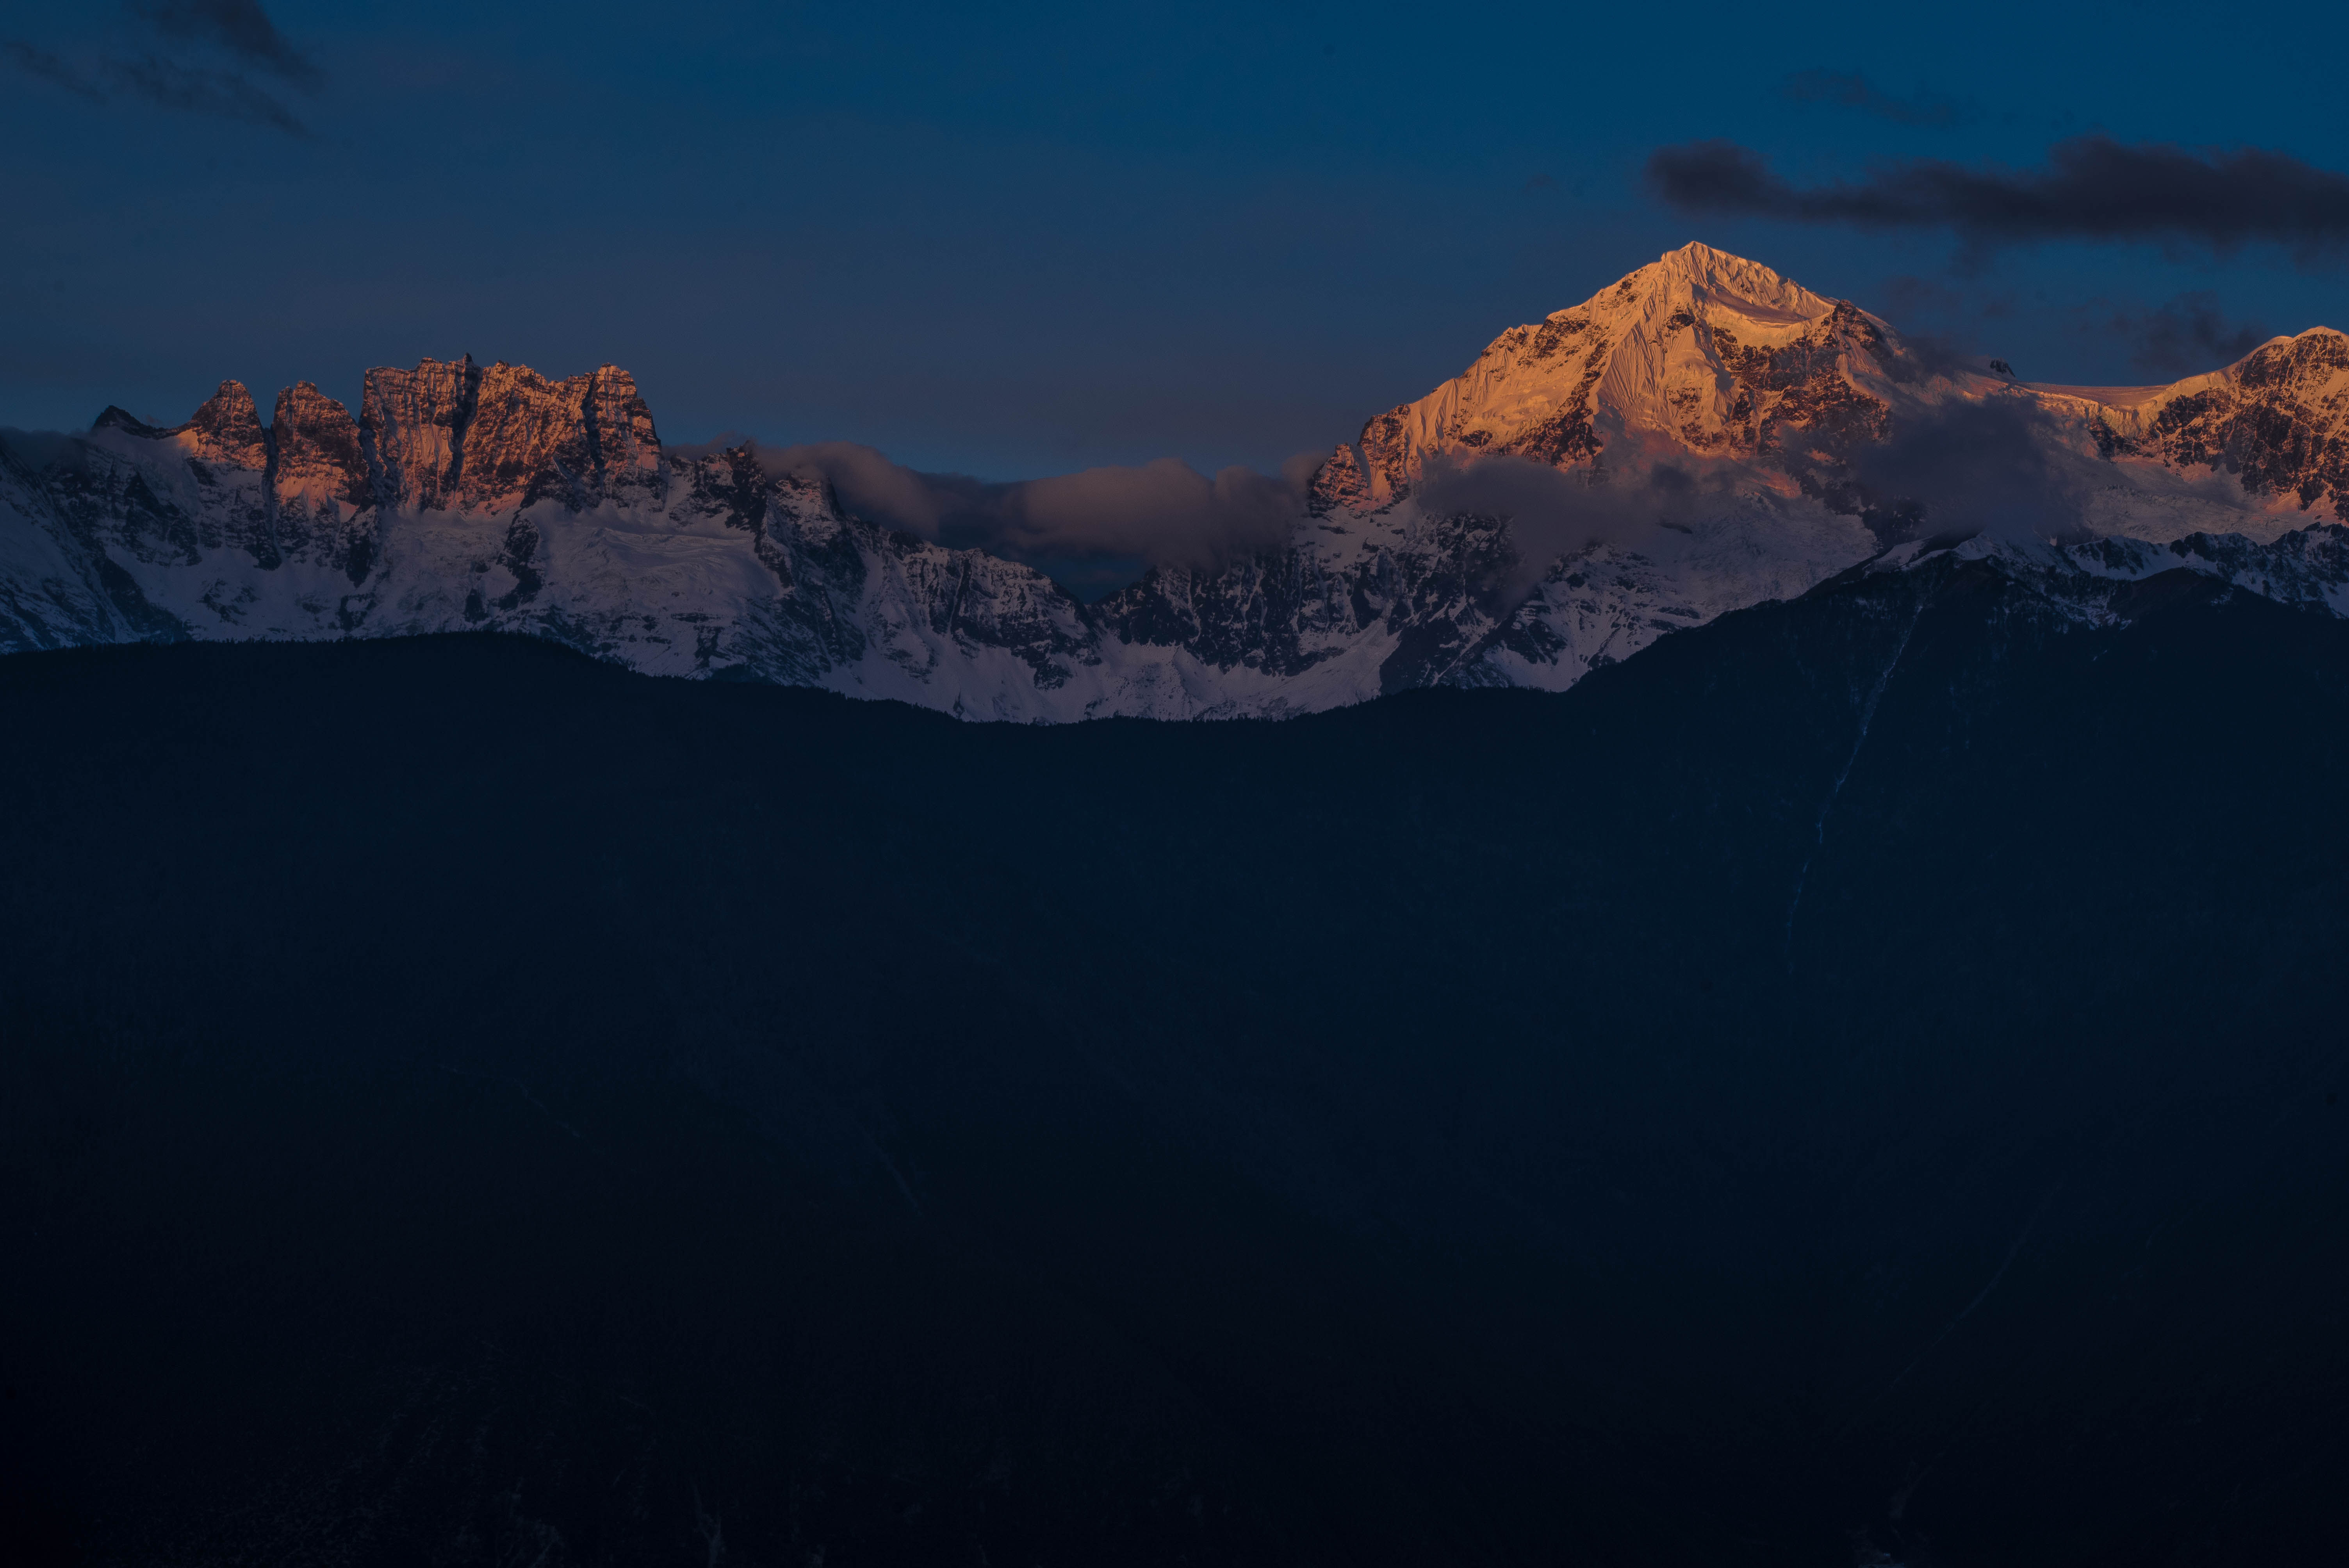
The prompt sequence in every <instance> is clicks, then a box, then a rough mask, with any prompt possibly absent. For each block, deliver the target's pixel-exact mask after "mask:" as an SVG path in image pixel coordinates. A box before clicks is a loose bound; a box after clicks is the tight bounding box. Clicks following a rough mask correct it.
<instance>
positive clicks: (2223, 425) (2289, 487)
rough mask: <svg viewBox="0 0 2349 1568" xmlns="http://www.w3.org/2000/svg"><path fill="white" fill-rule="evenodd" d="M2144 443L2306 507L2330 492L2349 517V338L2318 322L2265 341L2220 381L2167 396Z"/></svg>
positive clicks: (2183, 463)
mask: <svg viewBox="0 0 2349 1568" xmlns="http://www.w3.org/2000/svg"><path fill="white" fill-rule="evenodd" d="M2138 444H2139V445H2140V446H2149V447H2150V448H2151V449H2152V450H2153V451H2155V452H2157V453H2158V454H2159V456H2160V457H2161V459H2162V460H2163V461H2165V462H2168V463H2173V464H2176V465H2177V466H2178V467H2179V468H2192V467H2196V466H2199V467H2202V468H2205V469H2224V470H2225V471H2226V472H2228V473H2230V474H2233V475H2235V476H2237V477H2238V478H2239V479H2240V480H2241V481H2242V485H2243V488H2244V489H2245V490H2248V491H2250V492H2251V494H2253V495H2274V496H2292V497H2295V498H2297V499H2298V500H2299V502H2300V504H2301V506H2302V509H2306V508H2308V507H2310V506H2313V505H2314V504H2315V503H2316V502H2317V501H2319V500H2323V498H2325V497H2327V496H2330V497H2331V498H2332V500H2333V510H2334V511H2335V512H2336V514H2339V515H2343V516H2349V336H2344V335H2343V334H2341V333H2338V332H2334V331H2333V330H2332V329H2331V328H2329V327H2316V328H2313V329H2311V330H2310V331H2307V332H2303V333H2302V334H2301V335H2299V336H2297V337H2288V338H2279V339H2276V340H2274V341H2271V342H2270V343H2267V344H2264V345H2262V346H2261V347H2259V348H2257V349H2254V350H2253V351H2252V352H2251V355H2250V356H2248V357H2247V358H2244V359H2242V360H2240V361H2239V362H2238V363H2237V364H2235V365H2233V366H2230V367H2229V368H2228V369H2227V370H2225V371H2222V372H2220V374H2219V375H2218V376H2216V377H2212V378H2211V385H2209V386H2208V387H2202V388H2199V389H2197V390H2194V391H2191V392H2187V393H2184V394H2182V395H2180V396H2178V397H2172V398H2169V399H2168V400H2166V401H2165V402H2163V403H2162V404H2161V405H2160V407H2159V408H2158V411H2156V412H2155V413H2154V416H2153V418H2152V419H2151V420H2150V421H2149V422H2148V428H2147V430H2146V434H2145V436H2144V438H2142V439H2141V441H2140V442H2139V443H2138Z"/></svg>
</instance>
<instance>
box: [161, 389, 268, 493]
mask: <svg viewBox="0 0 2349 1568" xmlns="http://www.w3.org/2000/svg"><path fill="white" fill-rule="evenodd" d="M173 433H174V434H175V435H178V436H181V438H183V445H185V447H186V448H187V449H188V451H189V452H190V454H191V455H192V456H194V457H195V458H197V459H200V460H202V461H203V462H207V463H216V464H222V465H225V466H227V467H230V468H239V469H252V470H254V472H256V473H257V472H259V471H260V470H261V469H264V468H266V467H268V465H269V436H268V432H266V431H264V429H263V428H261V411H260V410H259V409H257V408H255V407H254V406H253V394H252V393H250V392H248V391H246V390H245V389H244V383H243V382H242V381H223V382H222V383H221V384H220V390H219V391H217V392H215V393H213V394H212V396H211V397H208V398H206V399H205V400H204V402H203V403H202V405H201V406H200V407H198V408H197V409H196V411H195V414H194V416H193V417H192V418H190V419H189V420H188V422H187V423H186V424H184V425H182V426H181V427H180V428H179V429H178V430H176V431H174V432H173Z"/></svg>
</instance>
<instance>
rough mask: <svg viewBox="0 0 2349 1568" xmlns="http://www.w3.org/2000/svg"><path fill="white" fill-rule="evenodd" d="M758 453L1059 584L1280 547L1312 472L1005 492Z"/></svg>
mask: <svg viewBox="0 0 2349 1568" xmlns="http://www.w3.org/2000/svg"><path fill="white" fill-rule="evenodd" d="M720 443H724V444H740V443H739V441H731V440H730V439H729V438H724V437H721V438H719V443H707V444H705V445H703V446H701V447H690V448H678V449H676V450H678V452H679V453H680V454H681V455H685V456H693V455H696V454H698V453H700V452H703V451H708V450H712V449H716V447H717V446H718V445H719V444H720ZM752 447H753V450H754V451H755V453H756V454H757V457H758V459H759V464H760V467H761V468H762V469H765V470H766V471H767V472H768V473H770V474H774V475H781V474H786V473H793V474H814V475H819V476H821V477H822V478H823V479H824V480H827V481H828V482H829V483H830V484H831V485H832V488H833V494H834V495H835V496H837V497H838V498H839V500H840V504H841V506H842V507H843V509H844V510H845V511H850V512H853V513H854V514H856V515H857V516H859V517H863V518H865V519H867V520H868V521H873V522H877V523H880V524H882V525H883V526H885V527H889V528H896V529H902V530H903V531H905V532H907V533H912V534H915V535H917V536H919V537H920V538H923V539H929V540H935V541H936V542H939V543H941V544H946V545H949V546H952V547H954V548H956V549H982V550H986V551H988V552H992V553H995V554H999V555H1005V556H1009V557H1010V558H1011V559H1013V560H1017V561H1025V562H1030V564H1037V565H1045V564H1047V563H1049V564H1050V566H1051V567H1052V568H1054V569H1056V570H1055V574H1056V575H1066V574H1068V573H1065V572H1063V571H1062V570H1060V569H1062V568H1067V567H1070V566H1072V565H1082V564H1084V563H1088V562H1091V563H1101V562H1138V563H1140V564H1143V565H1150V566H1189V567H1196V568H1202V569H1205V568H1212V567H1216V566H1220V565H1222V564H1224V563H1226V562H1229V561H1233V560H1237V559H1239V558H1241V557H1245V556H1247V555H1252V554H1256V553H1258V552H1263V551H1268V550H1277V549H1279V548H1280V547H1281V546H1282V545H1283V544H1285V543H1286V542H1288V536H1289V532H1290V531H1291V530H1292V529H1293V528H1294V527H1295V526H1296V523H1297V521H1298V519H1299V516H1300V515H1302V513H1303V511H1304V502H1305V487H1306V485H1307V484H1308V483H1309V481H1310V480H1311V478H1312V474H1313V469H1314V466H1315V459H1312V458H1310V457H1307V456H1303V455H1300V456H1299V457H1298V458H1294V459H1290V460H1289V462H1288V464H1287V465H1285V466H1284V468H1283V471H1282V472H1281V473H1280V474H1279V475H1278V476H1271V475H1266V474H1260V473H1257V472H1256V471H1255V470H1253V469H1244V468H1227V469H1223V470H1222V471H1221V472H1219V473H1217V474H1216V475H1215V476H1214V477H1213V478H1209V477H1208V476H1207V475H1205V474H1202V473H1200V472H1198V471H1197V470H1196V469H1193V468H1191V467H1190V466H1189V465H1188V464H1186V463H1184V462H1181V461H1179V460H1177V459H1174V458H1161V459H1158V460H1157V461H1155V462H1150V463H1144V464H1142V465H1141V466H1139V467H1136V468H1099V469H1085V470H1083V471H1082V472H1080V473H1073V474H1059V475H1055V476H1053V477H1051V478H1048V479H1038V480H1018V481H1014V482H1009V483H1004V482H993V481H988V480H978V479H974V478H972V477H971V476H969V475H968V474H936V473H925V472H922V471H921V470H919V469H909V468H906V467H905V466H903V465H902V464H898V463H895V462H892V461H890V460H889V459H888V458H887V457H886V456H885V455H884V454H883V453H881V452H879V451H876V450H874V449H873V448H871V447H866V446H861V445H859V444H857V443H855V442H854V441H822V442H813V443H808V444H804V445H800V446H791V447H766V446H760V445H757V444H756V443H752ZM1076 575H1080V576H1082V575H1084V573H1076Z"/></svg>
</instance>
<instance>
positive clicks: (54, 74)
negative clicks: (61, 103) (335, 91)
mask: <svg viewBox="0 0 2349 1568" xmlns="http://www.w3.org/2000/svg"><path fill="white" fill-rule="evenodd" d="M121 15H122V16H123V17H124V18H125V19H126V23H127V25H128V26H129V27H131V28H132V29H133V30H134V35H135V36H131V37H129V38H126V37H124V36H122V35H121V33H120V32H119V29H118V30H116V32H115V34H114V37H113V42H114V44H115V45H116V46H115V47H108V46H105V45H104V44H103V43H97V44H95V46H94V47H93V48H92V49H90V50H89V51H88V52H87V54H86V57H85V58H83V59H81V60H74V59H68V58H67V57H64V56H62V55H57V54H54V53H51V52H50V51H48V50H47V49H42V48H38V47H36V46H34V45H32V44H30V43H27V42H26V41H24V40H22V39H16V38H11V39H5V40H0V58H5V60H6V61H7V62H8V63H9V64H10V65H12V66H14V67H16V69H17V70H18V71H20V72H22V73H23V74H25V75H26V76H28V77H35V78H36V79H38V80H41V81H44V82H47V83H49V84H50V85H52V86H54V87H58V88H63V89H65V90H66V91H67V92H69V93H72V94H74V95H75V96H77V97H78V98H86V99H88V100H89V101H90V102H92V103H104V102H107V101H108V99H109V94H119V95H120V96H122V97H125V98H135V99H138V100H140V101H142V102H145V103H150V104H153V105H155V106H157V107H158V108H168V109H176V110H179V111H180V112H181V113H185V114H202V115H210V116H212V117H215V118H217V119H233V120H243V121H244V122H246V123H247V124H252V125H263V126H267V127H269V128H271V129H274V130H281V131H284V132H285V133H286V134H287V135H289V136H297V137H306V136H308V135H309V134H310V130H309V127H308V126H307V125H305V123H304V122H303V120H302V118H301V117H300V116H299V115H297V114H295V112H294V110H293V109H292V108H290V107H288V106H287V104H286V103H285V99H283V98H280V97H279V96H278V95H277V93H276V92H274V91H272V90H271V89H270V88H264V87H263V86H261V85H260V84H259V83H258V82H256V81H254V74H255V73H261V74H265V75H267V76H271V77H276V78H278V79H279V80H280V81H283V82H285V83H287V84H290V85H291V86H294V87H296V88H302V89H303V90H305V91H314V90H316V88H317V87H318V85H319V84H320V83H321V82H322V81H323V80H324V77H323V76H322V74H321V73H320V71H319V69H318V67H317V66H316V64H315V63H314V62H313V61H312V60H311V59H310V57H308V56H307V55H305V54H304V53H302V52H301V51H300V50H299V49H296V48H295V46H293V44H292V43H291V42H289V41H288V40H287V38H286V36H285V34H284V33H282V32H280V31H279V30H278V27H277V24H276V23H274V21H272V20H271V19H270V17H269V14H268V13H267V12H266V11H264V9H263V8H262V7H261V5H260V4H259V0H129V3H128V4H126V5H125V6H124V7H123V10H122V12H121Z"/></svg>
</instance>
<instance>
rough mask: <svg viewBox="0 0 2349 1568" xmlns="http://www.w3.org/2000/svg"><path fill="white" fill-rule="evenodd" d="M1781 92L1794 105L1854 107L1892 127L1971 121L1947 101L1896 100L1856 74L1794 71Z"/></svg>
mask: <svg viewBox="0 0 2349 1568" xmlns="http://www.w3.org/2000/svg"><path fill="white" fill-rule="evenodd" d="M1780 91H1782V92H1783V93H1784V94H1785V96H1786V97H1787V98H1792V99H1793V100H1794V101H1795V102H1796V103H1827V104H1835V105H1837V107H1839V108H1856V109H1857V110H1859V111H1860V112H1861V113H1862V114H1872V115H1875V116H1876V117H1877V118H1878V119H1889V120H1890V121H1892V122H1893V123H1894V124H1895V125H1924V126H1951V125H1957V124H1960V123H1961V122H1962V121H1964V120H1966V119H1971V114H1970V113H1969V112H1968V110H1967V108H1966V107H1965V106H1964V105H1962V104H1960V103H1958V102H1956V101H1954V100H1952V99H1950V98H1934V97H1931V96H1930V95H1928V94H1922V93H1920V94H1919V95H1918V96H1916V97H1915V98H1896V97H1894V96H1893V95H1892V94H1890V93H1888V92H1884V91H1882V90H1880V89H1879V88H1877V87H1876V86H1875V84H1873V83H1871V82H1870V81H1869V80H1868V78H1867V77H1864V76H1861V75H1860V74H1859V73H1858V72H1857V71H1826V70H1808V71H1796V72H1795V73H1794V74H1793V75H1791V76H1789V77H1787V78H1786V80H1785V86H1784V87H1783V88H1780Z"/></svg>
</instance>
